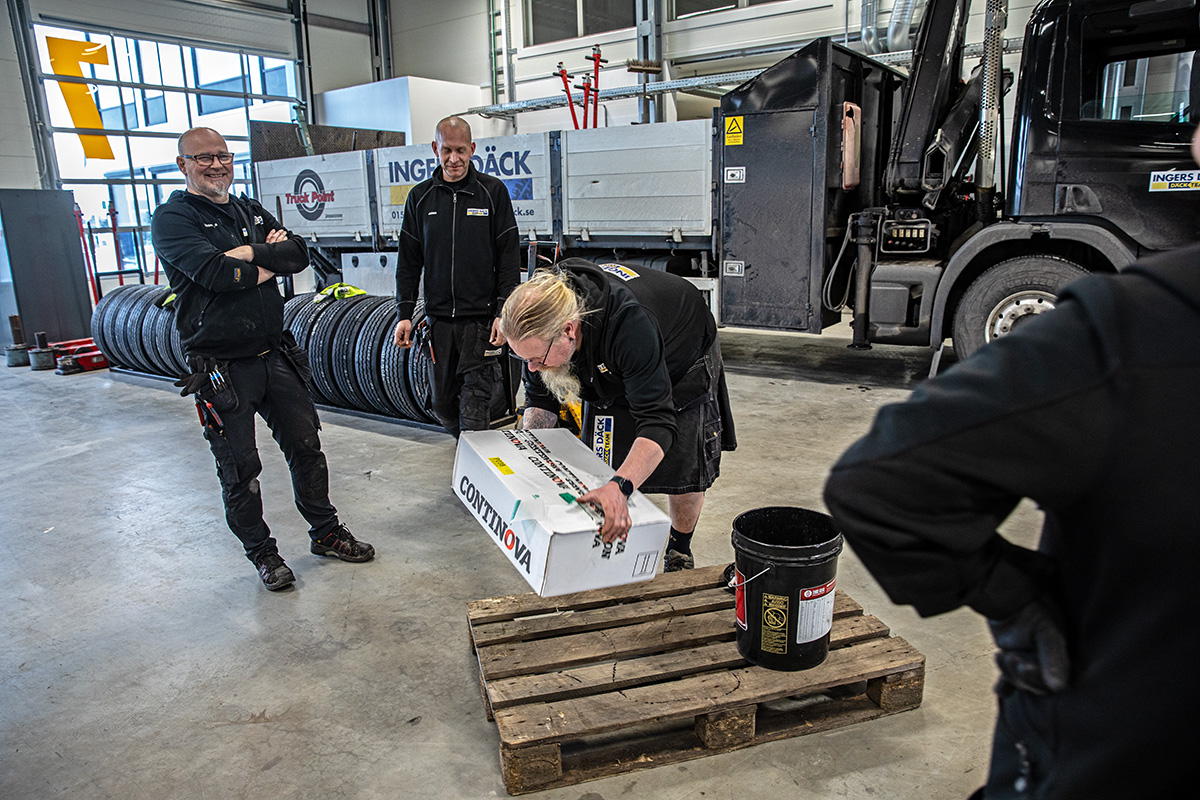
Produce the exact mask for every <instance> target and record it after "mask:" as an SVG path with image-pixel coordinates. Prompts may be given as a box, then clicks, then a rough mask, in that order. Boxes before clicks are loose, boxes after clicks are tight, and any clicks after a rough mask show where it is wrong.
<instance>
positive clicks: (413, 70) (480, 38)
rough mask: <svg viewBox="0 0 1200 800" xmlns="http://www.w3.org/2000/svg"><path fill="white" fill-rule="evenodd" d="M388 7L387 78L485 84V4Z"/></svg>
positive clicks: (450, 0)
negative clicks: (389, 46) (389, 75)
mask: <svg viewBox="0 0 1200 800" xmlns="http://www.w3.org/2000/svg"><path fill="white" fill-rule="evenodd" d="M389 2H390V3H391V6H390V9H391V15H392V72H393V74H395V75H416V76H419V77H422V78H436V79H437V80H443V81H453V82H455V83H470V84H475V85H477V86H479V85H487V86H490V85H491V78H490V74H491V67H490V66H489V64H490V60H489V58H488V48H489V47H490V46H491V42H490V40H489V37H488V31H489V30H490V29H491V28H490V26H491V22H490V20H489V19H488V14H487V9H488V3H487V0H436V2H435V0H421V2H413V1H412V0H389ZM515 5H520V0H516V3H515ZM514 30H518V29H514Z"/></svg>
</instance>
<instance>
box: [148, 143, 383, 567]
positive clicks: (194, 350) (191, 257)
mask: <svg viewBox="0 0 1200 800" xmlns="http://www.w3.org/2000/svg"><path fill="white" fill-rule="evenodd" d="M233 160H234V156H233V154H232V153H230V152H229V147H228V146H227V145H226V143H225V139H224V138H223V137H222V136H221V135H220V134H219V133H217V132H216V131H215V130H213V129H211V128H193V129H191V130H189V131H188V132H187V133H185V134H183V136H181V137H179V157H178V158H177V159H176V164H178V166H179V170H180V172H182V173H183V174H184V176H185V177H186V180H187V188H186V190H184V191H176V192H174V193H172V194H171V196H170V198H168V199H167V201H166V202H165V203H163V204H162V205H161V206H159V207H158V209H157V210H156V211H155V212H154V220H153V223H152V226H151V233H152V236H153V239H154V250H155V252H156V253H157V254H158V257H159V260H160V261H161V262H162V263H163V266H164V267H165V268H166V272H167V277H168V279H169V280H170V282H171V289H172V290H173V291H174V293H175V301H174V307H175V325H176V327H177V328H178V329H179V335H180V338H181V339H182V340H183V347H184V350H185V351H186V352H187V355H188V364H189V366H190V368H191V369H192V373H191V374H190V375H186V376H184V377H183V378H182V379H181V380H180V381H178V382H177V383H176V384H175V385H176V386H181V387H183V391H182V392H181V394H183V395H185V396H186V395H188V394H195V395H196V408H197V411H198V412H199V415H200V420H201V424H202V426H203V428H204V438H205V439H207V440H208V443H209V447H210V448H211V450H212V453H213V456H214V457H215V458H216V462H217V477H218V478H219V480H220V483H221V499H222V500H223V501H224V504H225V519H226V521H227V522H228V524H229V527H230V529H231V530H232V531H233V532H234V534H235V535H236V536H237V537H238V539H240V540H241V542H242V546H243V547H244V548H245V550H246V557H247V558H248V559H250V561H251V562H252V563H253V564H254V566H255V567H256V568H257V570H258V575H259V577H260V578H261V579H262V582H263V585H264V586H266V587H267V588H268V589H270V590H272V591H274V590H278V589H282V588H284V587H286V586H288V585H290V584H292V583H293V582H294V581H295V575H294V574H293V573H292V571H291V569H290V568H288V566H287V564H285V563H284V561H283V558H282V557H280V555H279V550H278V548H277V547H276V543H275V539H273V538H272V537H271V531H270V529H269V528H268V527H267V524H266V522H265V521H264V520H263V506H262V497H261V494H260V490H259V482H258V475H259V473H260V472H261V471H262V463H261V462H260V461H259V457H258V448H257V446H256V444H255V437H254V424H255V423H254V416H255V414H256V413H257V414H258V415H260V416H262V418H263V420H265V421H266V423H267V426H268V427H269V428H270V429H271V433H272V435H273V436H274V438H275V441H276V442H278V443H279V447H280V449H281V450H282V451H283V453H284V455H285V456H286V458H287V463H288V467H289V468H290V470H291V474H292V488H293V491H294V495H295V502H296V508H297V509H299V511H300V514H301V515H302V516H303V517H304V518H305V520H306V521H307V522H308V524H309V531H308V534H309V538H310V539H311V544H310V546H309V550H310V552H312V553H313V554H315V555H319V556H333V557H335V558H338V559H340V560H342V561H352V562H362V561H370V560H371V559H372V558H374V557H375V548H373V547H371V545H369V544H367V543H366V542H360V541H358V540H357V539H355V538H354V536H353V535H352V534H351V533H350V531H349V530H348V529H347V528H346V526H345V525H343V524H341V522H339V520H338V515H337V510H336V509H334V507H333V505H332V504H331V503H330V502H329V471H328V467H327V466H326V462H325V454H324V453H322V452H321V440H320V437H319V434H318V431H319V430H320V427H321V425H320V421H319V420H318V419H317V411H316V409H315V408H314V407H313V404H312V400H311V399H309V395H308V387H307V386H306V383H307V382H308V381H309V380H310V379H311V372H310V371H309V369H308V357H307V356H306V355H305V353H304V351H303V350H302V349H301V348H299V347H297V346H296V340H295V339H294V338H292V335H291V333H290V332H288V331H286V330H284V328H283V297H282V295H280V293H279V289H278V287H277V286H276V285H275V276H276V275H292V274H295V273H298V272H301V271H302V270H304V269H305V268H306V267H307V266H308V248H307V247H306V246H305V244H304V240H303V239H302V238H300V237H298V236H294V235H292V234H291V233H289V232H288V231H287V230H286V229H285V228H284V227H283V226H282V225H280V224H279V222H278V221H277V220H276V219H275V218H274V217H272V216H271V215H270V213H268V212H267V210H266V209H265V208H263V206H262V205H260V204H259V203H258V202H257V201H255V200H252V199H250V198H248V197H246V196H245V195H242V196H241V197H233V196H232V195H230V194H229V187H230V185H231V184H232V182H233Z"/></svg>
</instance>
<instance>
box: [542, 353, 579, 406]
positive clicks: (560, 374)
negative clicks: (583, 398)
mask: <svg viewBox="0 0 1200 800" xmlns="http://www.w3.org/2000/svg"><path fill="white" fill-rule="evenodd" d="M538 375H540V376H541V378H542V383H543V384H544V385H545V387H546V388H547V389H549V390H550V394H552V395H554V398H555V399H556V400H558V402H560V403H563V404H566V403H570V402H573V401H576V402H577V401H578V400H579V376H578V375H576V374H575V371H574V370H572V369H571V365H570V364H569V363H568V364H564V365H563V366H561V367H542V368H541V369H539V370H538Z"/></svg>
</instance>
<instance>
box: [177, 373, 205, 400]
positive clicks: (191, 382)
mask: <svg viewBox="0 0 1200 800" xmlns="http://www.w3.org/2000/svg"><path fill="white" fill-rule="evenodd" d="M175 385H176V386H179V387H180V391H179V396H180V397H187V396H188V395H189V394H195V393H196V392H199V391H200V390H201V389H206V388H207V389H211V388H212V382H211V381H210V380H209V378H208V373H207V372H193V373H191V374H190V375H184V376H183V377H182V378H180V379H179V380H177V381H175Z"/></svg>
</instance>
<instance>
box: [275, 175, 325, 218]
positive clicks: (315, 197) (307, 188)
mask: <svg viewBox="0 0 1200 800" xmlns="http://www.w3.org/2000/svg"><path fill="white" fill-rule="evenodd" d="M292 192H293V193H292V194H288V193H287V192H285V193H284V195H283V196H284V200H285V201H286V202H287V203H288V204H289V205H293V206H295V207H296V210H297V211H299V212H300V216H302V217H304V218H305V219H306V220H308V221H309V222H315V221H316V220H318V219H320V218H321V214H322V213H323V212H324V211H325V204H326V203H332V202H333V190H332V189H330V190H329V191H325V184H324V183H322V182H321V176H320V175H318V174H317V173H315V172H313V171H312V170H311V169H306V170H304V171H302V172H301V173H300V174H299V175H297V176H296V183H295V185H294V186H293V189H292Z"/></svg>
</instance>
